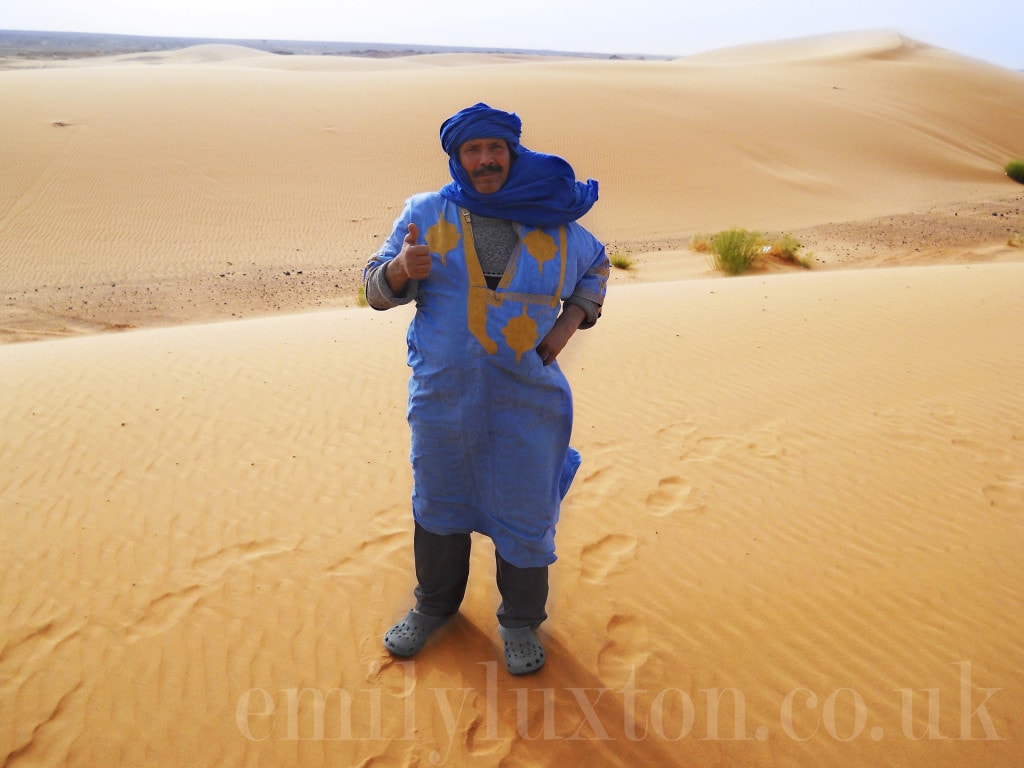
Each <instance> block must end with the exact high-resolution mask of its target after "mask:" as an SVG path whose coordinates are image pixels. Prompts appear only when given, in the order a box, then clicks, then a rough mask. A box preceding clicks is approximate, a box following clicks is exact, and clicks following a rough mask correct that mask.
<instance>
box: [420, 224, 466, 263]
mask: <svg viewBox="0 0 1024 768" xmlns="http://www.w3.org/2000/svg"><path fill="white" fill-rule="evenodd" d="M426 241H427V247H428V248H429V249H430V252H431V253H436V254H437V255H438V256H440V257H441V266H442V267H444V266H447V265H446V264H445V257H446V256H447V255H448V253H449V252H450V251H453V250H455V249H456V248H458V247H459V228H458V227H456V226H455V225H454V224H452V223H451V222H449V221H445V218H444V214H443V213H442V214H441V215H440V216H439V217H438V219H437V224H435V225H434V226H432V227H431V228H430V229H428V230H427V237H426Z"/></svg>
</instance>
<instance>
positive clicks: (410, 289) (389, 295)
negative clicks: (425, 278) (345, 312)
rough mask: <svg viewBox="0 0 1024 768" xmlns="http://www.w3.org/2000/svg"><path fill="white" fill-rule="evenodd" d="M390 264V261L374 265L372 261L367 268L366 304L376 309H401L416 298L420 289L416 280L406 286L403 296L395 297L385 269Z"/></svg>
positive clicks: (364, 286)
mask: <svg viewBox="0 0 1024 768" xmlns="http://www.w3.org/2000/svg"><path fill="white" fill-rule="evenodd" d="M388 263H389V262H388V261H378V262H376V263H374V261H372V260H371V262H370V264H369V265H368V266H367V267H366V272H365V277H366V282H365V284H364V285H363V288H364V290H365V291H366V303H367V304H369V305H370V306H371V307H373V308H374V309H391V308H392V307H400V306H402V305H403V304H408V303H409V302H411V301H412V300H413V299H415V298H416V289H417V288H418V287H419V282H418V281H416V280H410V281H409V283H408V285H406V286H405V291H404V293H403V295H401V296H397V295H395V293H394V292H393V291H392V290H391V286H390V285H388V280H387V277H386V276H385V274H384V268H385V267H387V265H388Z"/></svg>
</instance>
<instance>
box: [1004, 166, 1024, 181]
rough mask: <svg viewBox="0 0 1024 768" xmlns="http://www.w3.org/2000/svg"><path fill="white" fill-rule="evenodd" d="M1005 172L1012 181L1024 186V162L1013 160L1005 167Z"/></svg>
mask: <svg viewBox="0 0 1024 768" xmlns="http://www.w3.org/2000/svg"><path fill="white" fill-rule="evenodd" d="M1003 170H1005V171H1006V175H1007V176H1009V177H1010V178H1011V179H1013V180H1014V181H1016V182H1019V183H1021V184H1024V160H1011V161H1010V162H1008V163H1007V164H1006V165H1005V166H1003Z"/></svg>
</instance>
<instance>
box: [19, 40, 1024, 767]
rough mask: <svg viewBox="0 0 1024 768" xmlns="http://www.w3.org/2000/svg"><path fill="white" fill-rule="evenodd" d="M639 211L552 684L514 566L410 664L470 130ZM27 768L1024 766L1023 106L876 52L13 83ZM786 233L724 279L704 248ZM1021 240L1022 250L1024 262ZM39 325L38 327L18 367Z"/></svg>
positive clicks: (557, 630) (110, 62) (582, 375)
mask: <svg viewBox="0 0 1024 768" xmlns="http://www.w3.org/2000/svg"><path fill="white" fill-rule="evenodd" d="M480 100H482V101H487V102H488V103H491V104H493V105H495V106H499V107H502V108H505V109H512V110H515V111H516V112H518V113H519V114H520V115H521V116H522V117H523V119H524V137H523V143H524V144H525V145H526V146H529V147H531V148H533V149H538V150H544V151H552V152H558V153H560V154H563V155H564V156H565V157H567V158H568V159H569V160H570V161H571V162H572V163H573V164H574V166H575V167H576V170H577V172H578V173H579V175H580V176H581V177H593V178H596V179H599V180H600V182H601V201H600V203H599V204H598V206H597V207H596V208H595V209H594V211H593V212H592V213H590V214H588V216H587V217H586V218H585V219H584V222H583V223H584V224H585V225H586V226H588V228H590V229H591V230H592V231H593V232H594V233H595V234H596V235H598V236H599V237H600V238H601V239H603V240H604V241H605V242H606V243H608V247H609V250H610V251H613V252H615V253H617V254H620V255H625V256H628V257H629V258H630V259H632V261H633V266H632V268H631V269H629V270H616V271H615V272H614V274H613V279H612V282H611V285H610V289H609V295H608V298H607V302H606V305H605V313H604V317H603V318H602V319H601V320H600V322H599V323H598V324H597V326H596V327H595V328H593V329H590V330H587V331H584V332H580V333H579V334H577V335H576V336H575V337H574V339H573V340H572V342H571V345H570V346H569V347H568V348H567V349H566V350H565V351H564V353H563V354H562V356H561V358H560V362H561V365H562V367H563V369H564V370H565V371H566V373H567V375H568V377H569V379H570V381H571V382H572V384H573V388H574V392H575V401H576V402H575V410H576V416H575V419H576V420H575V429H574V439H573V443H574V445H575V446H576V447H577V448H578V449H579V450H580V452H581V453H582V455H583V467H582V469H581V470H580V474H579V475H578V476H577V479H576V482H575V484H574V486H573V488H572V490H571V491H570V493H569V496H568V497H567V499H566V502H565V504H564V507H563V511H562V518H561V522H560V525H559V532H558V554H559V561H558V563H557V564H556V565H555V566H554V567H553V570H552V594H551V600H550V603H549V613H550V616H551V618H550V619H549V620H548V622H546V623H545V624H544V625H543V627H542V628H541V637H542V639H543V640H544V642H545V645H546V649H547V652H548V663H547V665H546V667H545V668H544V669H543V670H542V671H541V672H540V673H539V674H537V675H535V676H532V677H527V678H512V677H510V676H509V675H508V674H507V673H506V671H505V669H504V663H503V658H502V652H501V648H500V642H499V638H498V635H497V631H496V620H495V618H494V610H495V608H496V606H497V591H496V588H495V586H494V583H493V548H492V547H491V545H490V543H489V542H488V541H487V540H486V539H482V538H480V539H478V540H477V541H476V544H475V547H474V555H473V558H474V560H473V575H472V577H471V582H470V588H469V593H468V595H467V599H466V602H465V604H464V607H463V610H462V612H461V613H460V614H459V616H458V617H457V618H456V619H454V620H453V621H452V622H451V623H450V624H449V625H448V626H446V627H445V628H443V629H442V630H440V631H439V632H438V634H437V636H436V637H435V638H432V639H431V641H430V643H429V644H428V646H427V647H426V648H424V650H423V651H422V652H421V653H420V654H419V655H418V656H417V657H415V659H414V660H409V661H400V660H396V659H393V658H391V657H390V656H389V655H388V654H387V652H386V651H385V650H384V649H383V647H382V645H381V637H382V635H383V633H384V632H385V631H386V630H387V628H388V627H390V626H391V624H392V623H393V622H394V621H395V620H396V619H397V618H399V617H400V616H401V615H402V614H403V613H404V612H405V610H407V609H408V608H409V607H410V605H411V589H412V587H413V586H414V584H413V574H412V538H411V532H412V521H411V515H410V512H409V493H410V490H411V473H410V470H409V467H408V458H407V456H408V433H407V427H406V425H405V422H404V410H405V396H406V382H407V376H408V372H407V368H406V367H405V362H404V361H405V356H404V333H405V328H406V325H407V323H408V321H409V319H410V317H411V314H410V311H407V310H406V309H399V310H394V311H392V312H388V313H378V312H373V311H371V310H369V309H367V308H365V307H361V306H358V301H357V289H358V282H359V275H360V273H361V270H362V265H363V263H364V262H365V260H366V258H367V256H368V255H369V254H370V253H372V252H373V251H374V250H375V248H376V247H377V244H378V243H379V242H380V240H381V239H382V238H383V237H385V236H386V235H387V233H388V232H389V230H390V226H391V222H392V220H393V218H394V217H395V215H396V214H397V212H398V210H399V208H400V206H401V205H402V203H403V201H404V199H405V198H406V197H407V196H408V195H410V194H412V193H414V192H417V191H422V190H425V189H431V188H436V187H438V186H440V185H441V184H443V183H444V182H445V181H446V178H447V170H446V162H445V160H446V159H445V158H444V156H443V155H442V154H441V150H440V148H439V146H438V143H437V128H438V125H439V124H440V122H441V121H442V120H443V119H444V118H445V117H447V116H448V115H449V114H451V113H452V112H454V111H455V110H457V109H459V108H460V107H462V106H466V105H468V104H471V103H473V102H475V101H480ZM0 103H2V104H3V105H4V109H3V110H0V135H2V136H3V142H2V144H0V173H2V184H0V270H2V271H0V300H2V304H0V341H4V342H11V343H6V344H3V345H2V346H0V371H2V376H0V423H2V425H3V426H2V431H0V563H2V567H0V713H2V714H0V765H4V766H97V765H104V766H107V765H124V766H129V765H130V766H170V765H188V766H218V767H219V766H269V765H273V766H300V765H301V766H304V767H305V766H320V765H323V766H357V765H358V766H370V765H373V766H406V765H409V766H412V765H474V766H476V765H480V766H498V765H501V766H540V765H545V766H547V765H559V766H562V765H593V766H614V765H621V766H647V765H649V766H666V765H678V766H767V765H773V766H792V767H794V768H795V767H796V766H800V767H804V766H819V765H820V766H831V767H834V766H850V767H853V766H858V767H859V766H865V765H872V766H900V767H902V766H908V767H909V766H923V765H927V766H933V767H956V768H967V767H968V766H975V765H985V766H990V767H996V768H1001V767H1003V766H1006V767H1007V768H1009V766H1016V765H1018V764H1019V760H1020V755H1021V754H1022V753H1024V725H1022V722H1021V718H1020V713H1021V712H1022V711H1024V680H1022V678H1021V670H1022V669H1024V649H1022V647H1021V643H1020V638H1021V636H1022V630H1024V622H1022V611H1021V609H1022V605H1024V567H1022V561H1021V557H1020V553H1021V552H1022V551H1024V398H1022V396H1021V372H1022V371H1024V250H1022V249H1021V248H1020V246H1019V242H1020V240H1019V235H1020V233H1022V232H1024V187H1021V186H1020V185H1018V184H1016V183H1014V182H1013V181H1011V180H1009V179H1008V178H1006V176H1005V175H1004V174H1003V173H1002V167H1003V164H1004V163H1005V162H1006V161H1008V160H1010V159H1012V158H1014V157H1019V156H1021V155H1022V154H1024V111H1022V110H1021V109H1020V105H1021V104H1022V103H1024V75H1022V74H1021V73H1018V72H1012V71H1009V70H1006V69H1001V68H998V67H994V66H991V65H989V64H986V63H984V62H980V61H976V60H972V59H968V58H965V57H962V56H959V55H957V54H956V53H953V52H949V51H945V50H940V49H936V48H933V47H930V46H928V45H926V44H924V43H919V42H916V41H912V40H907V39H905V38H903V37H901V36H899V35H897V34H895V33H889V32H870V33H863V34H856V35H844V36H833V37H827V38H821V39H814V40H797V41H784V42H780V43H771V44H765V45H763V46H751V47H745V48H740V49H731V50H726V51H717V52H711V53H708V54H705V55H702V56H695V57H690V58H687V59H680V60H676V61H659V62H654V61H602V60H589V59H572V58H545V57H530V56H485V55H436V56H413V57H404V58H395V59H383V60H376V59H359V58H340V57H309V56H292V57H283V56H275V55H272V54H266V53H260V52H257V51H252V50H247V49H241V48H237V47H231V46H203V47H198V48H190V49H187V50H184V51H180V52H174V53H161V54H152V55H139V54H134V55H128V56H116V57H107V58H100V59H85V60H82V59H80V60H74V61H46V62H26V61H22V60H19V61H15V60H8V61H0ZM728 227H745V228H748V229H757V230H760V231H764V232H768V233H784V232H785V233H791V234H793V235H794V236H795V237H797V239H799V240H800V241H801V242H803V243H804V245H805V249H806V251H807V252H808V254H807V256H808V260H809V262H810V263H811V265H812V268H811V269H809V270H805V269H801V268H798V267H795V266H792V265H783V264H769V265H766V266H765V267H764V268H762V269H760V270H757V271H755V272H754V273H751V274H748V275H745V276H742V277H735V278H727V277H723V276H720V275H719V274H717V273H715V272H714V271H713V270H712V269H711V268H710V266H709V264H708V260H707V257H706V255H704V254H700V253H695V252H694V251H692V250H690V248H689V245H690V242H691V238H692V237H693V236H694V235H697V234H700V233H710V232H714V231H716V230H719V229H723V228H728ZM1014 243H1016V244H1017V245H1014ZM15 342H17V343H15Z"/></svg>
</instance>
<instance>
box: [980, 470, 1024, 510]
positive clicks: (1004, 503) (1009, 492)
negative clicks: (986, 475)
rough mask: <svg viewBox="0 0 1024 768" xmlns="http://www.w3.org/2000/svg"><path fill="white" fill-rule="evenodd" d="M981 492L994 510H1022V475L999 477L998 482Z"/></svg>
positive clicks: (1023, 499)
mask: <svg viewBox="0 0 1024 768" xmlns="http://www.w3.org/2000/svg"><path fill="white" fill-rule="evenodd" d="M981 492H982V493H983V494H985V498H986V499H988V503H989V504H990V505H991V506H993V507H995V508H996V509H1005V510H1010V511H1013V512H1018V511H1020V510H1021V509H1024V475H999V482H997V483H989V484H988V485H986V486H985V487H984V488H982V489H981Z"/></svg>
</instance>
